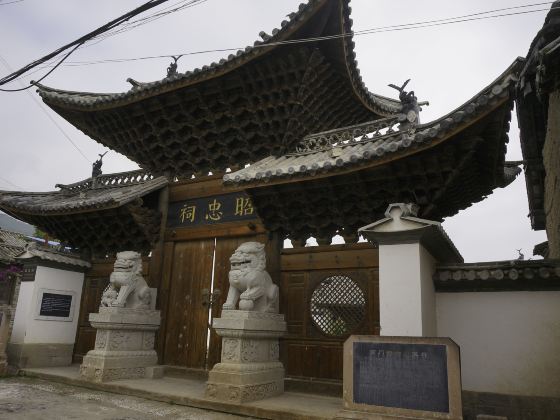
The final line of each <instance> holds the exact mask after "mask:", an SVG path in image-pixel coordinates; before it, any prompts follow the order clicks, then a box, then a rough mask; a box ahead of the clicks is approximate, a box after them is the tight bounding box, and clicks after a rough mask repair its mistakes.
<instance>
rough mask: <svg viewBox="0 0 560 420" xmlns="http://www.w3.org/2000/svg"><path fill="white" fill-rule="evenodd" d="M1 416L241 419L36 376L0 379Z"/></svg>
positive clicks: (44, 419) (31, 418)
mask: <svg viewBox="0 0 560 420" xmlns="http://www.w3.org/2000/svg"><path fill="white" fill-rule="evenodd" d="M0 419H2V420H8V419H9V420H24V419H25V420H35V419H37V420H65V419H76V420H78V419H79V420H90V419H91V420H93V419H95V420H152V419H161V420H171V419H173V420H222V419H223V420H238V419H249V417H240V416H235V415H231V414H225V413H218V412H215V411H207V410H201V409H197V408H191V407H186V406H180V405H173V404H168V403H163V402H159V401H151V400H146V399H143V398H137V397H131V396H127V395H118V394H111V393H107V392H102V391H95V390H89V389H86V388H81V387H76V386H72V385H64V384H59V383H54V382H47V381H44V380H41V379H37V378H25V377H12V378H4V379H0Z"/></svg>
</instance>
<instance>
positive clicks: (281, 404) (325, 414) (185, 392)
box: [21, 365, 342, 420]
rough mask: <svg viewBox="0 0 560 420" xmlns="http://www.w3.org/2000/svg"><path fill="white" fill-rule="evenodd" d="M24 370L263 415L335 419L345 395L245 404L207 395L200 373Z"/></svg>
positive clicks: (284, 419) (294, 395)
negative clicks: (98, 378)
mask: <svg viewBox="0 0 560 420" xmlns="http://www.w3.org/2000/svg"><path fill="white" fill-rule="evenodd" d="M21 374H23V375H25V376H29V377H36V378H39V379H45V380H48V381H50V382H56V383H62V384H66V385H74V386H78V387H84V388H88V389H93V390H95V391H106V392H111V393H115V394H122V395H129V396H134V397H139V398H145V399H148V400H155V401H162V402H168V403H172V404H177V405H185V406H189V407H196V408H199V409H205V410H211V411H215V412H223V413H231V414H235V415H239V416H246V417H253V418H261V419H274V420H323V419H332V418H334V417H336V415H337V413H338V412H339V411H340V410H341V409H342V399H341V398H335V397H329V396H323V395H316V394H307V393H305V394H304V393H298V392H285V393H284V394H282V395H279V396H276V397H271V398H266V399H264V400H261V401H253V402H249V403H243V404H239V403H232V402H226V401H216V400H213V399H211V398H208V397H206V396H205V394H204V393H205V390H206V379H202V378H201V377H197V376H181V377H176V376H168V375H165V376H164V377H163V378H159V379H144V378H142V379H120V380H117V381H112V382H106V383H94V382H89V381H86V380H84V379H83V378H81V377H80V371H79V365H72V366H65V367H50V368H27V369H23V370H22V371H21ZM222 416H224V415H222ZM217 418H220V419H221V418H226V417H217Z"/></svg>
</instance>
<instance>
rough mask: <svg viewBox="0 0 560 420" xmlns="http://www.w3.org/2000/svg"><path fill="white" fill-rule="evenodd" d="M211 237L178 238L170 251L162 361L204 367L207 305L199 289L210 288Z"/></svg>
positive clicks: (212, 243) (212, 252) (212, 249)
mask: <svg viewBox="0 0 560 420" xmlns="http://www.w3.org/2000/svg"><path fill="white" fill-rule="evenodd" d="M213 256H214V239H206V240H197V241H190V242H179V243H176V244H175V248H174V252H173V263H172V268H171V270H172V274H171V282H170V283H171V284H170V291H169V298H168V308H167V317H166V318H167V325H166V333H165V354H164V363H166V364H170V365H176V366H185V367H189V368H204V367H205V363H206V339H207V336H208V309H207V307H205V306H203V305H202V295H201V290H202V289H205V288H207V289H210V283H211V280H212V260H213Z"/></svg>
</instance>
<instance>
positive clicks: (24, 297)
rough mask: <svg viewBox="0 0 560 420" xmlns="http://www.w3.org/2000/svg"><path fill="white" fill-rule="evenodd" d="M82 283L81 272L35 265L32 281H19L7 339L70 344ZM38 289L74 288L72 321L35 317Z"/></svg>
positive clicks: (78, 309) (75, 326) (82, 276)
mask: <svg viewBox="0 0 560 420" xmlns="http://www.w3.org/2000/svg"><path fill="white" fill-rule="evenodd" d="M83 283H84V274H83V273H78V272H75V271H67V270H61V269H56V268H50V267H44V266H38V267H37V272H36V274H35V281H32V282H22V284H21V289H20V295H19V299H18V304H17V308H16V315H15V320H14V330H13V333H12V337H11V340H10V342H12V343H19V344H23V343H26V344H27V343H57V344H73V343H74V341H75V338H76V328H77V325H78V315H79V313H80V300H81V294H82V287H83ZM41 289H48V290H57V291H61V292H74V305H73V310H72V321H59V320H44V319H35V318H36V311H37V308H38V307H39V305H40V304H41V302H39V299H40V291H41Z"/></svg>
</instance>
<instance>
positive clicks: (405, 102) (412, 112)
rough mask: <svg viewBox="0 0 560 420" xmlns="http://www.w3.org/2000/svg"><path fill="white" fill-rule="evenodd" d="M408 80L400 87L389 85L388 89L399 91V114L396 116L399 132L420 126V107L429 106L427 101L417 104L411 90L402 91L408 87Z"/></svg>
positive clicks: (416, 99)
mask: <svg viewBox="0 0 560 420" xmlns="http://www.w3.org/2000/svg"><path fill="white" fill-rule="evenodd" d="M408 82H410V79H407V80H406V81H405V82H404V83H403V84H402V85H401V86H400V87H399V86H397V85H394V84H392V83H389V85H388V86H389V87H391V88H393V89H395V90H398V91H399V100H400V101H401V106H402V108H401V112H400V113H399V114H398V119H399V122H400V125H399V130H400V131H404V130H410V129H412V128H414V127H416V126H417V125H418V124H420V111H422V108H421V106H422V105H430V103H429V102H428V101H424V102H418V98H417V97H416V95H415V94H414V91H413V90H411V91H410V92H407V91H406V90H404V89H405V88H406V85H408Z"/></svg>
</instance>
